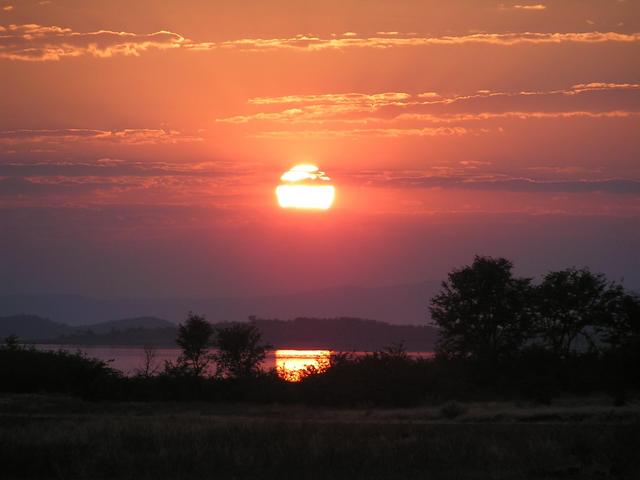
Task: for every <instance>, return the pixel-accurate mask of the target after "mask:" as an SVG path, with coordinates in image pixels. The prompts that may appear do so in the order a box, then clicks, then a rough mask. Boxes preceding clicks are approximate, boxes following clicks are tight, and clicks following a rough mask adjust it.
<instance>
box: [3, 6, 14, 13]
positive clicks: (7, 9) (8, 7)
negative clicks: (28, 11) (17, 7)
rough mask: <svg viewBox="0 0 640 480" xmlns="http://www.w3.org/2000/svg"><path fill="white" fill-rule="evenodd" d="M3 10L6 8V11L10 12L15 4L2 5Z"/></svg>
mask: <svg viewBox="0 0 640 480" xmlns="http://www.w3.org/2000/svg"><path fill="white" fill-rule="evenodd" d="M2 10H4V11H5V12H10V11H11V10H13V5H5V6H4V7H2Z"/></svg>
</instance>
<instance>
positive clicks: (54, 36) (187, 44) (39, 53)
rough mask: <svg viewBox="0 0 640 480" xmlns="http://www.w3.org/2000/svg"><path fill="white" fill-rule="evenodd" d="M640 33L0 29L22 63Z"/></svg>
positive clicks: (10, 54)
mask: <svg viewBox="0 0 640 480" xmlns="http://www.w3.org/2000/svg"><path fill="white" fill-rule="evenodd" d="M639 41H640V33H619V32H598V31H592V32H520V33H475V34H468V35H447V36H424V35H419V34H414V33H410V34H406V33H400V32H379V33H376V34H374V35H362V36H361V35H358V34H355V33H353V32H346V33H342V34H331V35H327V36H321V35H309V34H304V35H294V36H290V37H274V38H239V39H229V40H223V41H216V42H206V41H205V42H194V41H191V40H189V39H187V38H185V37H184V36H182V35H181V34H179V33H175V32H170V31H164V30H163V31H158V32H154V33H148V34H140V33H131V32H122V31H111V30H98V31H94V32H77V31H74V30H72V29H70V28H66V27H60V26H43V25H38V24H24V25H13V24H11V25H5V26H0V58H4V59H10V60H23V61H47V60H60V59H62V58H65V57H79V56H92V57H98V58H106V57H112V56H114V55H133V56H137V55H140V54H141V53H143V52H146V51H148V50H154V49H156V50H168V49H185V50H189V51H211V50H243V51H256V52H258V51H271V50H294V51H321V50H340V49H354V48H369V49H371V48H373V49H388V48H395V47H426V46H439V45H464V44H488V45H497V46H511V45H521V44H531V45H535V44H563V43H604V42H617V43H636V42H639Z"/></svg>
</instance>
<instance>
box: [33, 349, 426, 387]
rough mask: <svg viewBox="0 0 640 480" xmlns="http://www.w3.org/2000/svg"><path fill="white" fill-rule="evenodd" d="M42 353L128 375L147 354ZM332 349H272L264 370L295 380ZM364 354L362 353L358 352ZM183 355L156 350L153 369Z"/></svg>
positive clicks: (99, 351)
mask: <svg viewBox="0 0 640 480" xmlns="http://www.w3.org/2000/svg"><path fill="white" fill-rule="evenodd" d="M36 348H38V349H41V350H65V351H68V352H77V351H81V352H83V353H84V354H86V355H87V356H88V357H93V358H97V359H99V360H103V361H105V362H109V364H110V365H111V366H112V367H113V368H116V369H118V370H120V371H121V372H123V373H124V374H126V375H134V374H135V373H136V372H137V371H138V370H140V369H142V368H143V367H144V363H145V351H144V348H143V347H138V346H108V345H36ZM331 353H332V351H331V350H296V349H281V350H271V351H269V352H268V353H267V357H266V358H265V360H264V362H263V364H262V367H263V368H264V369H266V370H269V369H272V368H277V369H278V372H279V374H280V375H281V376H282V377H283V378H286V379H287V380H296V379H298V378H299V376H300V372H301V371H302V370H305V369H306V368H308V367H314V368H322V365H324V364H326V362H327V361H328V359H329V356H330V355H331ZM356 353H359V354H362V353H363V352H356ZM178 355H180V349H178V348H156V349H155V357H154V359H153V362H152V366H153V367H155V368H157V369H158V371H160V370H162V368H163V367H164V362H165V361H175V360H176V359H177V358H178ZM409 355H411V356H412V357H430V356H432V355H433V354H432V352H409Z"/></svg>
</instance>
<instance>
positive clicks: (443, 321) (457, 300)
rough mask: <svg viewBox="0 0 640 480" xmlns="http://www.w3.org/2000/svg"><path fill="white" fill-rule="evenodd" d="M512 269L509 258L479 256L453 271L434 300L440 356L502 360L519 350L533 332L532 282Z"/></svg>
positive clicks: (433, 312)
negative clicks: (519, 276) (513, 272)
mask: <svg viewBox="0 0 640 480" xmlns="http://www.w3.org/2000/svg"><path fill="white" fill-rule="evenodd" d="M512 268H513V264H512V263H511V262H510V261H509V260H506V259H504V258H491V257H481V256H476V257H475V258H474V261H473V264H472V265H471V266H465V267H463V268H461V269H458V270H454V271H452V272H451V273H449V275H448V281H446V282H443V283H442V291H441V292H440V293H439V294H438V295H436V296H435V297H433V298H432V299H431V304H430V311H431V318H432V319H433V321H434V322H435V324H436V325H437V326H439V327H440V338H439V341H438V345H437V348H436V349H437V353H438V355H440V356H443V357H447V358H452V357H458V358H460V357H461V358H476V359H482V360H489V361H496V360H500V359H504V358H509V357H511V356H513V355H514V354H516V353H517V351H518V350H519V348H520V347H521V346H522V344H523V342H524V341H525V340H526V339H527V338H528V335H529V333H530V327H531V312H530V309H529V304H530V300H531V283H530V282H531V281H530V279H527V278H515V277H514V276H513V274H512Z"/></svg>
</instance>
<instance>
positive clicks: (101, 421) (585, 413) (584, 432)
mask: <svg viewBox="0 0 640 480" xmlns="http://www.w3.org/2000/svg"><path fill="white" fill-rule="evenodd" d="M639 452H640V403H638V402H637V401H636V402H631V403H630V404H629V405H627V406H624V407H613V406H611V403H610V401H609V400H608V399H604V398H595V399H591V400H580V401H576V400H571V399H566V400H563V401H558V402H556V403H554V405H552V406H539V405H529V404H512V403H511V404H507V403H482V404H447V405H439V406H426V407H420V408H413V409H366V408H362V409H349V410H333V409H325V408H310V407H291V406H246V405H217V404H203V403H189V404H187V403H183V404H167V403H164V404H162V403H158V404H152V403H146V404H144V403H138V404H125V403H112V404H100V403H86V402H81V401H79V400H75V399H70V398H66V397H56V396H33V395H10V396H2V397H0V471H2V476H3V478H7V479H9V478H38V479H41V478H61V479H66V478H73V479H85V478H86V479H99V478H115V479H121V478H122V479H125V478H127V479H129V478H130V479H163V478H168V479H200V478H278V479H288V478H292V479H294V478H295V479H304V478H312V479H316V478H317V479H327V478H345V479H347V478H348V479H354V478H362V479H395V478H398V479H414V478H415V479H418V478H443V479H444V478H447V479H451V478H453V479H455V478H465V479H466V478H474V479H475V478H478V479H480V478H499V479H502V478H504V479H511V478H513V479H525V478H527V479H528V478H581V479H584V478H586V479H589V478H594V479H595V478H629V479H635V478H640V454H639Z"/></svg>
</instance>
